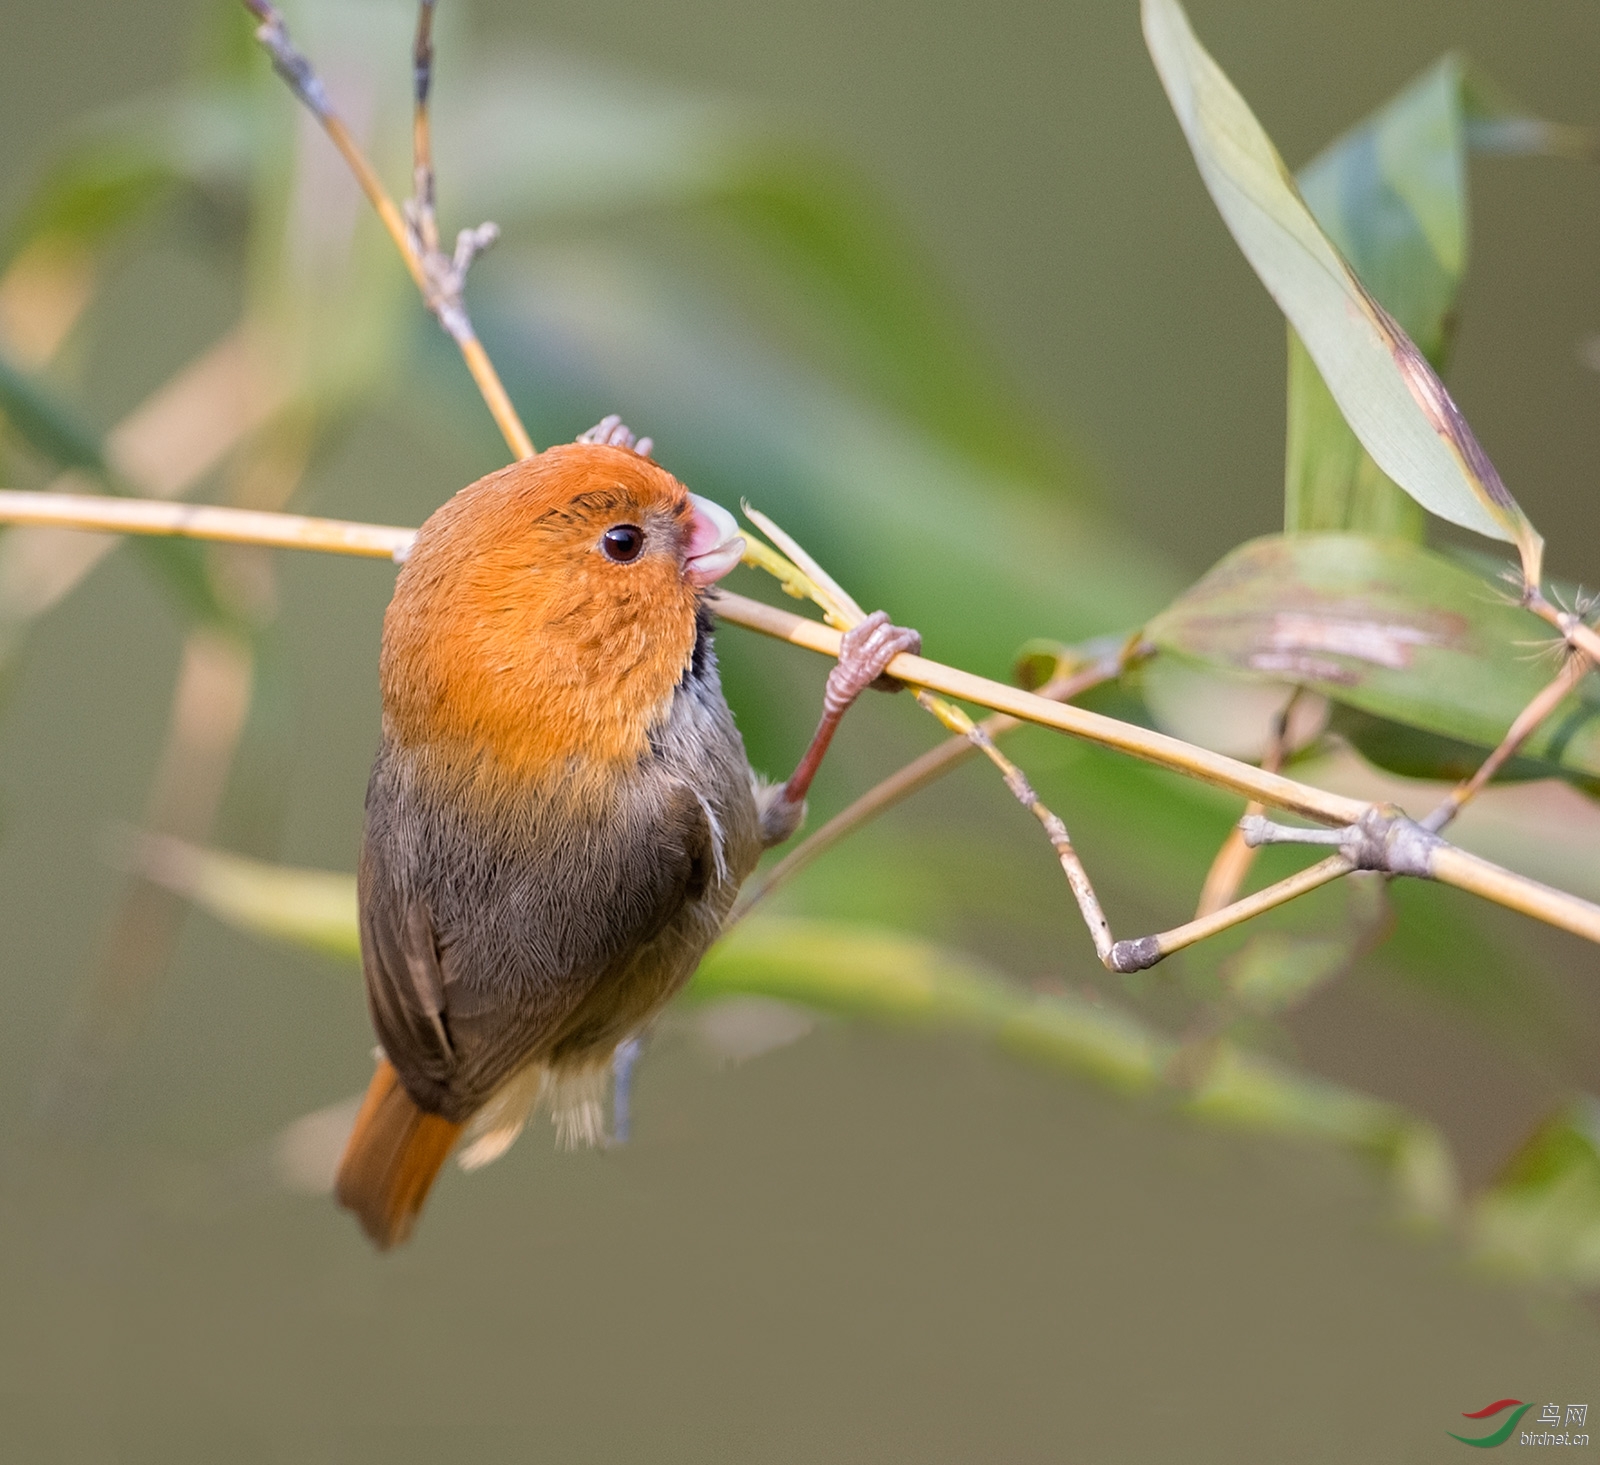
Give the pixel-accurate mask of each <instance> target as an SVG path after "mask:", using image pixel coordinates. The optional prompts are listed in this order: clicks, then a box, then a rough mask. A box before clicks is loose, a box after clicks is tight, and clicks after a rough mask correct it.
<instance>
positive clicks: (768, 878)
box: [727, 653, 1126, 927]
mask: <svg viewBox="0 0 1600 1465" xmlns="http://www.w3.org/2000/svg"><path fill="white" fill-rule="evenodd" d="M1125 662H1126V656H1125V655H1124V654H1122V653H1119V654H1118V655H1116V656H1110V657H1102V658H1100V659H1099V660H1098V661H1095V662H1091V663H1090V664H1089V665H1088V666H1085V667H1082V668H1080V669H1079V670H1077V671H1075V672H1073V673H1071V674H1070V675H1066V676H1057V677H1052V678H1051V679H1050V680H1049V681H1048V682H1046V683H1045V684H1044V685H1043V686H1042V687H1039V688H1038V689H1037V692H1036V695H1037V696H1040V697H1044V698H1046V699H1048V700H1049V701H1051V702H1070V701H1071V700H1072V699H1073V698H1074V697H1081V696H1082V695H1083V694H1084V693H1085V692H1087V691H1088V690H1089V689H1090V688H1092V687H1097V686H1100V685H1101V684H1102V683H1103V682H1108V681H1112V680H1114V679H1115V678H1116V677H1118V676H1120V675H1121V674H1122V672H1123V670H1124V668H1125ZM978 726H979V727H980V728H982V729H983V731H984V732H985V733H986V734H987V735H988V736H989V737H990V738H999V737H1003V736H1004V735H1005V734H1006V733H1009V732H1012V731H1014V730H1015V729H1016V728H1019V727H1021V726H1023V723H1022V722H1021V721H1020V720H1019V719H1018V718H1015V717H1007V716H1006V715H1005V714H1004V713H996V714H995V715H994V716H992V717H986V718H985V719H984V720H983V721H982V722H981V723H979V724H978ZM977 752H978V747H977V745H976V744H975V743H974V742H973V741H972V740H971V739H970V738H968V737H967V736H965V735H964V734H958V735H957V736H955V737H952V738H948V739H946V740H945V741H944V742H942V743H940V744H939V746H938V747H936V748H930V749H929V750H928V751H927V752H926V753H924V754H922V756H921V757H919V758H915V759H913V760H912V761H911V762H910V763H908V764H906V766H905V767H904V768H901V769H898V770H897V771H895V772H894V773H891V774H890V775H889V776H888V777H887V778H886V779H884V780H883V782H882V783H879V784H876V785H875V786H874V787H872V788H870V789H868V790H867V791H866V793H864V794H862V795H861V797H860V798H858V799H857V800H856V801H855V802H854V803H852V804H850V805H849V806H848V807H846V808H844V809H842V810H841V811H840V812H839V813H837V814H835V815H834V816H833V818H831V819H830V820H829V821H828V822H827V823H826V824H824V825H823V826H822V827H821V828H820V829H818V830H817V831H816V832H815V833H813V834H810V835H808V836H807V837H806V838H805V839H804V840H802V841H801V842H800V843H799V844H798V845H796V846H795V848H794V849H792V850H790V852H789V853H788V854H787V855H785V856H784V857H783V858H782V859H781V860H779V861H778V862H777V863H776V864H775V865H773V866H772V868H771V869H770V870H768V871H767V873H766V874H765V875H764V876H763V877H762V878H761V879H760V880H759V881H753V882H752V883H751V884H749V885H747V886H746V887H745V893H744V894H742V895H741V896H740V899H739V903H738V905H737V906H735V907H734V910H733V912H732V913H731V914H730V915H729V917H728V922H727V925H728V926H729V927H731V926H733V925H734V924H736V923H737V922H738V921H741V920H743V919H744V917H745V916H746V915H748V914H749V913H750V911H752V910H753V909H754V908H755V907H756V906H757V905H758V904H759V903H760V902H761V901H763V900H765V899H766V898H767V897H768V896H769V895H771V894H773V893H774V892H775V891H777V890H779V889H781V888H782V887H783V886H785V885H787V884H788V883H789V881H791V880H792V879H794V877H795V876H796V875H798V874H799V873H800V872H801V871H802V870H804V869H805V868H806V867H807V866H808V865H810V864H811V863H812V862H813V861H814V860H816V859H817V857H818V856H819V855H823V854H826V853H827V852H828V851H829V850H830V849H832V848H833V847H834V845H836V844H838V843H839V842H840V841H841V840H842V839H844V838H845V837H846V836H847V835H850V834H853V833H854V832H855V831H856V830H857V829H859V828H861V827H862V826H863V825H864V824H867V823H869V822H871V821H872V820H873V819H876V818H877V817H878V815H879V814H882V813H884V812H885V811H886V810H888V809H892V808H893V807H894V806H895V805H896V804H898V803H901V802H902V801H903V800H905V799H908V798H910V797H911V795H912V794H914V793H918V792H920V791H921V790H922V789H925V788H927V787H928V785H929V784H931V783H935V782H937V781H938V780H939V779H941V778H943V777H944V776H945V774H947V773H949V772H950V771H951V770H952V769H954V768H957V767H959V766H960V765H961V764H963V763H965V762H967V761H968V760H969V759H970V758H972V757H973V756H974V755H975V754H976V753H977Z"/></svg>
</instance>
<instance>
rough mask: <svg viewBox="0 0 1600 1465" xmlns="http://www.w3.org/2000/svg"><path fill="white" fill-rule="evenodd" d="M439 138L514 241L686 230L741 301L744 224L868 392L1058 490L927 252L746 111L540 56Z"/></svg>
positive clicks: (476, 204) (486, 92)
mask: <svg viewBox="0 0 1600 1465" xmlns="http://www.w3.org/2000/svg"><path fill="white" fill-rule="evenodd" d="M435 135H436V137H437V138H438V148H439V157H440V177H441V179H442V180H443V181H444V183H445V184H446V185H447V186H448V188H449V194H450V199H451V201H452V204H453V206H454V207H459V208H460V209H462V210H463V211H464V212H465V213H466V214H467V215H468V216H470V217H471V218H473V219H476V218H478V217H485V216H486V217H490V218H493V219H495V220H496V221H497V222H498V223H500V224H501V225H502V226H503V227H505V228H506V229H507V230H508V232H510V231H513V230H515V229H516V228H517V227H518V226H526V225H538V226H543V227H544V228H546V229H548V228H549V227H550V225H551V223H552V222H553V221H557V220H562V219H564V218H572V217H578V218H583V219H586V220H591V221H606V220H611V219H619V218H629V217H636V216H638V215H640V214H649V215H654V216H657V218H658V219H659V218H660V216H663V215H665V216H669V217H676V218H677V219H679V220H682V221H685V222H687V223H689V224H690V225H691V226H692V227H693V228H694V230H695V240H696V249H695V255H696V257H697V258H698V257H700V256H707V255H708V256H709V257H710V259H711V261H712V266H711V268H712V269H713V270H714V271H715V274H714V276H713V278H715V279H716V281H717V283H718V285H719V287H720V288H721V289H722V290H723V291H724V292H725V293H731V291H730V278H729V272H728V268H727V265H728V256H727V249H726V244H727V243H728V242H729V241H728V237H727V236H728V235H729V233H730V229H729V226H730V225H731V226H732V231H733V232H734V233H735V235H736V236H737V237H738V238H739V239H742V241H743V243H744V244H745V246H747V253H748V254H749V255H750V256H752V257H753V259H754V261H755V263H756V265H757V266H758V272H759V273H760V274H761V275H762V276H766V277H776V278H777V280H778V281H779V282H780V283H779V291H780V299H779V301H778V302H777V303H778V305H779V308H780V309H781V310H782V311H783V313H784V314H786V315H792V314H794V313H795V311H796V307H797V306H798V307H799V308H800V311H801V313H803V314H805V315H807V316H810V317H813V318H820V323H821V325H822V326H823V332H822V334H823V335H825V336H826V338H827V347H828V349H830V350H831V351H832V354H834V355H836V356H843V357H844V358H845V359H847V360H848V361H849V363H850V365H851V367H852V368H853V369H854V370H855V373H856V375H857V376H858V377H859V378H861V379H862V384H863V385H865V386H867V387H869V388H870V389H871V390H873V391H874V392H875V393H877V394H878V395H880V396H883V397H885V398H887V399H888V400H889V401H891V402H892V403H894V404H895V405H896V406H899V407H902V408H904V409H905V410H907V412H908V414H909V415H911V416H912V417H914V418H915V419H916V420H917V421H918V422H920V423H921V424H922V425H923V426H924V427H925V428H926V429H928V430H929V431H930V432H933V433H934V434H936V435H937V436H939V437H940V438H941V439H943V440H944V441H945V442H947V443H949V444H951V445H952V446H956V447H958V448H960V449H962V450H963V451H965V452H968V453H970V454H972V455H974V456H976V457H978V458H980V459H982V460H984V461H986V462H989V463H993V464H997V465H1001V466H1004V467H1006V468H1008V469H1010V470H1012V471H1016V472H1019V473H1023V474H1029V475H1032V476H1035V477H1037V476H1040V475H1044V476H1047V477H1050V478H1056V479H1059V477H1060V476H1061V474H1062V467H1063V465H1062V463H1061V461H1060V457H1061V455H1060V453H1059V451H1058V450H1057V448H1056V446H1055V445H1054V444H1053V443H1052V442H1051V441H1050V439H1049V438H1048V437H1046V436H1045V435H1043V434H1041V433H1040V431H1039V428H1038V423H1037V421H1036V420H1035V419H1033V418H1031V417H1030V416H1029V415H1028V414H1027V413H1026V412H1024V411H1022V410H1021V409H1020V408H1019V407H1018V405H1017V404H1018V402H1019V401H1020V400H1021V398H1020V396H1019V394H1018V393H1017V392H1015V391H1013V390H1009V389H1008V383H1007V382H1006V380H1005V374H1004V372H1003V371H1002V370H1000V369H999V368H998V367H997V365H996V364H995V363H994V362H993V361H991V360H990V359H989V358H988V356H987V353H986V352H985V351H984V349H983V345H982V342H981V340H980V339H979V338H978V335H977V333H976V332H974V331H971V330H970V329H967V328H965V327H964V325H963V324H962V319H963V317H962V311H961V308H960V304H959V302H958V301H957V300H956V299H955V298H954V297H953V295H952V293H951V292H950V291H949V289H948V287H947V286H946V285H945V284H944V282H943V281H942V280H941V279H940V277H939V275H938V272H937V270H936V269H935V268H934V267H933V265H932V263H931V261H930V259H929V258H928V256H927V253H926V251H925V250H924V249H923V248H922V247H921V246H920V244H919V243H918V242H917V241H916V239H915V238H914V236H913V235H912V234H911V232H910V231H909V230H908V229H906V228H905V226H904V225H903V224H902V223H901V221H900V220H899V219H898V217H897V216H896V215H895V214H894V212H893V211H892V210H891V209H890V208H889V207H888V206H887V205H886V204H885V203H884V201H883V199H882V196H881V194H880V193H879V192H878V191H877V190H875V189H874V188H872V187H871V186H870V185H869V184H868V183H867V182H866V181H865V180H864V179H863V177H862V176H861V174H860V172H859V170H858V169H856V168H855V167H854V166H853V165H852V164H851V163H850V162H849V160H848V159H846V158H843V157H841V156H837V155H835V154H832V153H830V152H828V151H826V150H824V149H820V148H816V147H811V146H807V145H804V144H802V143H800V142H798V141H797V140H795V139H793V138H791V137H787V136H785V135H783V134H782V133H781V132H780V131H778V130H777V129H775V128H774V127H773V126H772V125H770V123H768V122H767V121H766V120H765V119H763V118H762V117H761V116H760V115H759V114H756V113H753V112H752V111H751V110H750V109H748V108H742V107H735V106H731V105H729V104H727V103H725V102H720V101H716V100H713V99H709V98H707V97H704V96H701V95H697V94H694V93H691V92H684V91H679V90H673V89H668V88H663V87H653V86H646V85H641V84H640V82H639V81H638V79H637V78H634V77H625V76H620V75H614V74H613V75H608V74H606V73H605V72H603V71H598V70H586V69H580V68H577V67H575V66H574V65H573V64H572V63H571V62H570V61H567V60H563V61H562V62H561V63H560V64H551V63H550V62H549V61H548V60H543V59H541V58H539V57H537V56H533V57H521V58H517V59H516V60H515V61H514V62H506V61H502V62H500V63H498V64H496V65H493V66H490V67H487V68H481V69H479V70H478V71H477V72H476V73H475V74H474V76H473V78H472V85H471V87H470V89H465V90H464V91H463V92H462V93H460V94H459V95H457V96H456V97H455V98H454V99H453V100H452V99H450V98H448V97H445V98H441V101H440V106H439V109H438V122H437V124H436V128H435ZM708 226H709V227H708ZM740 262H741V263H743V262H744V256H740ZM738 283H739V284H746V283H748V282H747V281H745V280H743V279H742V278H741V279H740V280H739V281H738Z"/></svg>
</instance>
